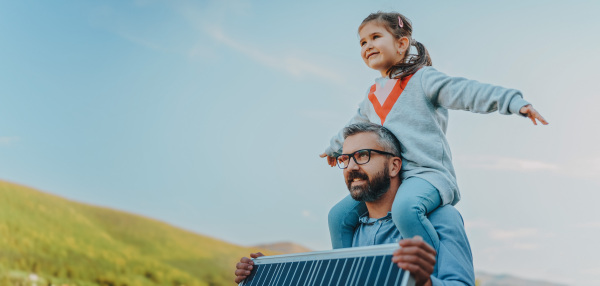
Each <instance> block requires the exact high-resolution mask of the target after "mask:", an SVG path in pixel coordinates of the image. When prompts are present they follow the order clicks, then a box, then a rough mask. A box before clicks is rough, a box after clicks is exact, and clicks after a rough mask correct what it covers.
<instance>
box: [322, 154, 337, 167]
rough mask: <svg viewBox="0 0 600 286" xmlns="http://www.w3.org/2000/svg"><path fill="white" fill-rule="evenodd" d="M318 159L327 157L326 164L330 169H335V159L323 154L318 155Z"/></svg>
mask: <svg viewBox="0 0 600 286" xmlns="http://www.w3.org/2000/svg"><path fill="white" fill-rule="evenodd" d="M319 157H321V158H325V157H327V164H329V166H331V167H335V165H337V162H336V159H335V157H331V156H327V154H325V153H323V154H321V155H319Z"/></svg>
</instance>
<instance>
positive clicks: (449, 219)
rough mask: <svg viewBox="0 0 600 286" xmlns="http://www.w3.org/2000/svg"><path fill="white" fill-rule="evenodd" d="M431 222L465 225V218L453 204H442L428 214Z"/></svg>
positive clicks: (435, 223)
mask: <svg viewBox="0 0 600 286" xmlns="http://www.w3.org/2000/svg"><path fill="white" fill-rule="evenodd" d="M428 217H429V221H430V222H431V224H433V225H434V226H435V225H440V224H443V225H453V226H461V227H464V222H463V218H462V216H461V215H460V212H459V211H458V210H457V209H456V208H455V207H454V206H451V205H445V206H441V207H439V208H437V209H435V210H433V211H432V212H431V213H429V215H428Z"/></svg>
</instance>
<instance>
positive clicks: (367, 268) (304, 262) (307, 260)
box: [240, 245, 414, 286]
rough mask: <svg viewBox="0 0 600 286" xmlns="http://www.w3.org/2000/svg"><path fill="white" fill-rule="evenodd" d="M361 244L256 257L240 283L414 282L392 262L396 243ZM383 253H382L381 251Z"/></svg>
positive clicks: (350, 285)
mask: <svg viewBox="0 0 600 286" xmlns="http://www.w3.org/2000/svg"><path fill="white" fill-rule="evenodd" d="M389 247H392V248H390V249H389V250H388V249H384V248H382V247H377V248H375V247H373V248H374V250H375V251H374V252H373V251H371V250H370V249H368V247H364V248H360V249H362V250H361V251H362V252H359V255H356V256H352V255H351V254H352V253H351V251H349V250H343V251H336V250H334V251H331V253H327V252H320V253H316V254H310V253H307V254H300V255H288V256H285V255H281V256H274V257H271V258H270V259H262V260H259V259H256V260H255V267H254V269H253V271H252V273H251V274H250V276H248V278H246V280H244V281H242V283H240V286H320V285H324V286H362V285H373V286H380V285H382V286H383V285H385V286H388V285H402V286H404V285H414V281H413V280H412V279H410V278H409V274H408V272H406V271H404V270H402V269H400V268H398V267H397V266H396V265H395V264H394V263H392V255H391V254H389V253H391V252H392V251H393V249H394V248H393V247H395V248H397V245H393V246H389ZM382 253H383V254H382Z"/></svg>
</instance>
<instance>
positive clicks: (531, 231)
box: [490, 228, 539, 240]
mask: <svg viewBox="0 0 600 286" xmlns="http://www.w3.org/2000/svg"><path fill="white" fill-rule="evenodd" d="M538 232H539V231H538V230H537V229H535V228H518V229H508V230H507V229H494V230H492V231H490V236H491V237H492V238H493V239H497V240H511V239H515V238H525V237H532V236H536V235H537V234H538Z"/></svg>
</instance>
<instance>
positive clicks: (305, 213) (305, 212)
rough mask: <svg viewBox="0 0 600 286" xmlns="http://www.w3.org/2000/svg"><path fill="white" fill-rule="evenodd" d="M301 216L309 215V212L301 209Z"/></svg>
mask: <svg viewBox="0 0 600 286" xmlns="http://www.w3.org/2000/svg"><path fill="white" fill-rule="evenodd" d="M302 216H303V217H311V213H310V211H307V210H303V211H302Z"/></svg>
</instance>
